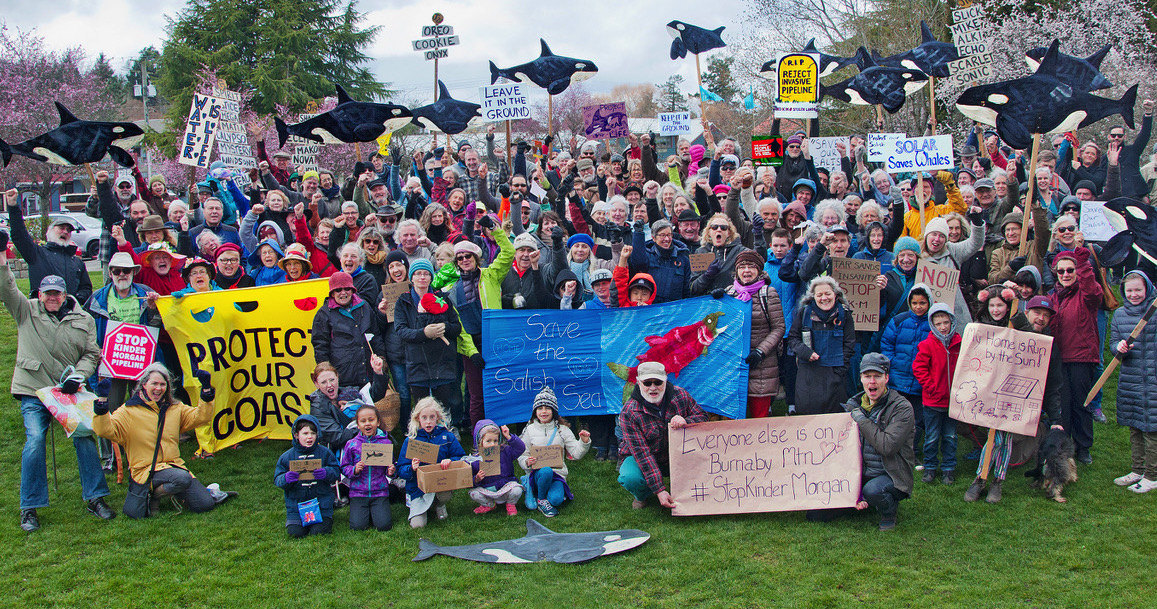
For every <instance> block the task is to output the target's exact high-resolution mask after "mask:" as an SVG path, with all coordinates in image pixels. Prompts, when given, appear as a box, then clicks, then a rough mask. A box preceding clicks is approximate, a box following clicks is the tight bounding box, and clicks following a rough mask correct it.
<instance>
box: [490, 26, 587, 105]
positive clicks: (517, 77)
mask: <svg viewBox="0 0 1157 609" xmlns="http://www.w3.org/2000/svg"><path fill="white" fill-rule="evenodd" d="M538 41H539V43H541V44H542V54H541V55H539V57H538V59H535V60H534V61H530V62H527V63H524V64H519V65H517V66H514V67H510V68H506V69H502V68H499V67H498V66H496V65H494V62H493V61H492V62H490V84H494V83H496V82H498V79H499V78H505V79H507V80H512V81H514V82H522V81H523V79H526V80H529V81H530V82H532V83H534V84H536V85H538V86H539V87H542V88H543V89H546V92H547V93H549V94H551V95H558V94H559V93H562V92H563V91H566V90H567V87H570V85H571V83H572V82H577V81H581V80H586V79H588V78H590V77H592V76H594V75H595V74H597V73H598V71H599V68H598V66H596V65H595V64H594V62H593V61H590V60H587V59H575V58H573V57H563V56H562V55H555V54H554V53H552V52H551V51H550V47H548V46H546V41H545V40H543V39H541V38H539V39H538Z"/></svg>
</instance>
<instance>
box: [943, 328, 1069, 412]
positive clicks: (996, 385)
mask: <svg viewBox="0 0 1157 609" xmlns="http://www.w3.org/2000/svg"><path fill="white" fill-rule="evenodd" d="M1052 347H1053V339H1052V337H1051V336H1045V335H1044V334H1036V333H1033V332H1021V331H1019V330H1013V329H1011V328H1001V327H999V326H989V325H986V324H979V323H971V324H968V325H967V326H965V328H964V336H963V337H962V339H961V342H960V358H959V359H958V360H957V361H956V376H955V377H954V378H953V380H952V395H951V399H950V400H949V402H948V416H949V417H951V418H953V419H955V420H957V421H961V422H964V423H971V424H973V425H979V426H981V427H992V428H995V429H999V430H1001V431H1011V432H1013V433H1018V434H1021V435H1035V434H1036V430H1037V424H1038V423H1039V421H1040V411H1041V404H1042V403H1043V402H1044V391H1045V382H1046V381H1047V380H1048V372H1049V370H1048V369H1049V357H1050V355H1051V353H1052Z"/></svg>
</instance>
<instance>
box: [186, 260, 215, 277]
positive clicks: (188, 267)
mask: <svg viewBox="0 0 1157 609" xmlns="http://www.w3.org/2000/svg"><path fill="white" fill-rule="evenodd" d="M198 266H203V267H205V270H207V271H209V281H212V280H214V279H216V278H217V269H216V267H214V266H213V263H212V262H209V261H208V260H205V259H204V258H202V257H200V256H197V257H194V258H189V259H188V260H187V261H185V266H184V268H182V269H181V277H183V278H184V279H185V283H188V282H189V273H191V272H192V271H193V269H194V268H195V267H198Z"/></svg>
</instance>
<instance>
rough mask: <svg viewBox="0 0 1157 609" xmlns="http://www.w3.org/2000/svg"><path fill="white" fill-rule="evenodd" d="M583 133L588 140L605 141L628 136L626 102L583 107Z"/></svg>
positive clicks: (629, 131)
mask: <svg viewBox="0 0 1157 609" xmlns="http://www.w3.org/2000/svg"><path fill="white" fill-rule="evenodd" d="M583 131H584V132H585V134H586V137H587V139H588V140H606V139H611V138H616V137H627V136H628V135H630V134H631V129H630V127H628V126H627V104H626V102H615V103H613V104H598V105H595V106H583Z"/></svg>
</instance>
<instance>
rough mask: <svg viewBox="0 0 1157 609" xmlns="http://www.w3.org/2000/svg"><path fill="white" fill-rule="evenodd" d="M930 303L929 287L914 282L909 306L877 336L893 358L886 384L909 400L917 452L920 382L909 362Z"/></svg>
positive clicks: (925, 335)
mask: <svg viewBox="0 0 1157 609" xmlns="http://www.w3.org/2000/svg"><path fill="white" fill-rule="evenodd" d="M931 306H932V289H931V288H929V287H928V285H927V284H923V283H917V284H915V285H913V286H912V289H911V290H909V291H908V310H907V311H904V312H903V313H900V314H899V315H896V316H895V317H893V318H892V319H891V320H889V321H888V325H887V327H885V328H884V332H883V336H882V337H881V339H880V352H881V353H883V354H884V356H885V357H887V358H888V359H889V360H891V362H892V374H891V375H890V376H889V379H888V386H889V387H891V388H892V389H895V390H896V391H898V392H900V395H903V396H904V399H906V400H908V402H910V403H911V404H912V412H913V413H915V418H916V434H915V435H914V436H913V438H912V442H913V445H912V446H913V449H914V451H916V452H919V451H920V447H921V446H923V440H922V436H923V435H924V409H923V406H922V403H923V402H922V401H921V396H922V395H923V393H922V391H921V388H920V382H919V381H917V380H916V377H915V376H913V375H912V362H913V361H914V360H915V359H916V351H917V347H918V346H919V345H920V341H922V340H924V339H925V338H928V330H929V326H928V309H929V308H930V307H931Z"/></svg>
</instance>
